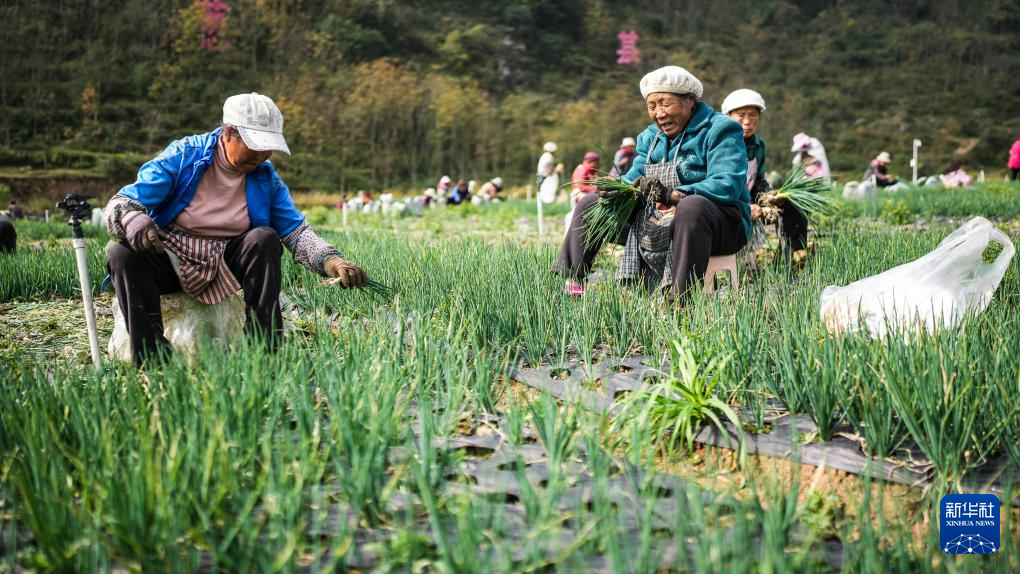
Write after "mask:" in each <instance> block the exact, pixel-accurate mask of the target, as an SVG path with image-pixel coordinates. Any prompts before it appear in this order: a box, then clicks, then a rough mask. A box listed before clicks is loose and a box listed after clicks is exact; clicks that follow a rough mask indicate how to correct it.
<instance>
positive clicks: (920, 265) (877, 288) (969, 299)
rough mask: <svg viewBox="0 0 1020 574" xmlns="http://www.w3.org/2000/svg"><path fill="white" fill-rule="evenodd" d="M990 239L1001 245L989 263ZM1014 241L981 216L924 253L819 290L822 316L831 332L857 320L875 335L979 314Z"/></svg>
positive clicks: (929, 327)
mask: <svg viewBox="0 0 1020 574" xmlns="http://www.w3.org/2000/svg"><path fill="white" fill-rule="evenodd" d="M989 241H994V242H996V243H999V244H1001V245H1002V251H1001V252H1000V253H999V255H998V257H996V259H995V261H993V262H992V263H985V262H984V261H982V258H981V257H982V253H983V252H984V250H985V248H986V247H988V244H989ZM1013 254H1014V248H1013V242H1012V241H1010V240H1009V237H1007V236H1006V235H1005V234H1004V233H1002V232H1001V231H999V230H997V229H995V227H993V226H992V224H991V222H989V221H988V220H987V219H985V218H983V217H975V218H974V219H971V220H970V221H968V222H967V223H965V224H964V225H963V226H962V227H960V228H959V229H957V230H956V231H954V232H953V233H951V234H950V235H949V236H948V237H946V238H945V239H943V240H942V243H939V245H938V247H936V248H935V250H934V251H932V252H931V253H928V254H927V255H925V256H923V257H921V258H919V259H917V260H914V261H911V262H910V263H906V264H903V265H900V266H899V267H894V268H892V269H890V270H888V271H886V272H884V273H880V274H878V275H874V276H872V277H867V278H865V279H861V280H860V281H855V282H853V283H851V284H849V285H847V286H846V287H838V286H836V285H829V286H828V287H826V288H825V290H824V291H823V292H822V298H821V305H820V309H821V318H822V322H823V323H825V326H826V327H827V328H828V329H829V331H830V332H832V333H838V332H841V331H846V330H855V329H857V328H858V326H861V327H862V328H864V329H867V331H868V332H869V333H870V334H871V336H873V337H876V338H882V337H884V336H885V334H886V332H887V330H893V331H900V330H903V331H904V332H906V333H909V331H910V329H912V328H913V327H915V326H917V325H918V324H919V323H920V324H923V325H924V327H925V328H926V329H927V330H928V332H929V333H931V332H933V331H935V329H936V328H938V327H946V328H951V327H953V326H955V325H957V324H958V323H959V322H960V321H961V320H963V319H966V318H967V317H971V316H976V315H978V314H980V313H981V312H982V311H984V310H985V308H987V307H988V303H989V302H990V301H991V299H992V294H993V293H994V292H995V289H996V288H997V287H998V286H999V282H1000V281H1002V276H1003V275H1004V274H1005V273H1006V268H1007V267H1009V262H1010V261H1011V260H1012V259H1013Z"/></svg>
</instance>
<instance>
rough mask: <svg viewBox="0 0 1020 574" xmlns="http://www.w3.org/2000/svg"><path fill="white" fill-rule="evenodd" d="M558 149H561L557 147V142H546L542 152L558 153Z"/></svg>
mask: <svg viewBox="0 0 1020 574" xmlns="http://www.w3.org/2000/svg"><path fill="white" fill-rule="evenodd" d="M557 149H559V147H558V146H557V145H556V142H545V145H544V146H542V151H547V152H549V153H556V150H557Z"/></svg>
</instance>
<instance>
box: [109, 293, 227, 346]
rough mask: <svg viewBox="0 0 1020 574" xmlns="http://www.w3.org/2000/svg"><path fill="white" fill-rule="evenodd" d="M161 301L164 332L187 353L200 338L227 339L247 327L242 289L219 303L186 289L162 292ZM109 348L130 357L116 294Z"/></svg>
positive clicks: (168, 338) (128, 343) (222, 340)
mask: <svg viewBox="0 0 1020 574" xmlns="http://www.w3.org/2000/svg"><path fill="white" fill-rule="evenodd" d="M160 303H161V306H162V308H163V335H164V336H165V337H166V338H167V340H169V341H170V344H172V345H173V347H174V349H179V350H182V351H184V352H185V353H186V354H188V355H193V354H194V353H195V344H196V343H197V341H198V340H199V339H202V338H205V337H209V338H211V339H212V340H213V341H215V342H225V341H228V340H230V339H232V338H235V337H239V336H241V334H242V332H243V330H244V297H242V296H241V294H240V293H235V294H234V295H232V296H230V297H228V298H227V299H226V300H225V301H222V302H220V303H217V304H216V305H206V304H205V303H202V302H200V301H198V300H196V299H195V298H194V297H191V296H189V295H187V294H186V293H171V294H169V295H163V296H162V297H160ZM106 349H107V351H108V352H109V354H110V357H111V358H114V359H120V360H122V361H130V360H131V340H130V339H129V338H128V332H127V324H126V323H125V321H124V315H123V314H121V312H120V304H119V303H118V302H117V298H116V297H114V298H113V334H111V335H110V342H109V343H108V344H107V347H106Z"/></svg>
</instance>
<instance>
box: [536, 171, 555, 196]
mask: <svg viewBox="0 0 1020 574" xmlns="http://www.w3.org/2000/svg"><path fill="white" fill-rule="evenodd" d="M559 187H560V176H559V175H557V174H555V173H554V174H552V175H550V176H549V177H547V178H545V180H543V181H542V187H540V188H538V198H539V199H540V200H542V203H554V202H555V201H556V191H557V189H559Z"/></svg>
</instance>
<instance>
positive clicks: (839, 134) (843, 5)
mask: <svg viewBox="0 0 1020 574" xmlns="http://www.w3.org/2000/svg"><path fill="white" fill-rule="evenodd" d="M226 4H227V5H228V6H229V12H228V15H227V17H226V19H225V20H224V21H223V25H222V27H221V28H220V30H219V31H218V34H217V39H218V41H219V43H218V44H217V46H216V49H215V50H205V49H203V48H202V47H201V39H202V36H203V27H204V26H206V25H207V24H206V22H205V16H204V12H205V11H206V9H207V8H206V5H205V2H197V3H192V2H186V1H180V0H110V1H106V2H101V3H96V2H92V1H86V0H60V1H54V2H24V1H15V2H6V3H4V4H3V5H2V6H0V17H2V18H3V21H4V22H5V26H3V27H0V164H2V165H6V166H8V167H7V168H2V167H0V170H5V171H8V172H9V171H10V170H11V169H12V166H22V167H24V166H31V167H33V168H36V169H53V168H66V167H83V168H87V169H90V170H92V171H93V172H94V173H99V174H101V175H104V176H106V177H110V178H113V179H117V178H123V177H125V176H127V177H129V176H130V174H131V172H132V170H133V169H134V168H135V164H134V163H133V162H132V161H125V160H124V158H125V157H127V158H137V157H140V156H139V155H137V154H152V153H154V152H156V151H158V150H159V149H161V148H162V146H164V145H166V144H167V143H168V142H169V141H171V140H172V139H175V138H178V137H181V136H183V135H187V134H190V133H197V132H201V131H206V130H208V129H211V128H213V127H215V126H216V124H217V121H218V119H219V117H220V106H221V105H222V101H223V99H224V98H225V97H227V96H229V95H231V94H234V93H239V92H244V91H259V92H262V93H266V94H270V95H271V96H273V97H274V98H275V99H276V101H277V102H278V103H279V104H280V106H281V108H282V109H283V111H284V114H285V116H286V120H287V134H288V140H289V141H290V143H291V148H292V149H293V150H295V154H294V156H293V157H292V158H286V157H278V158H274V161H275V162H277V163H278V164H280V165H282V168H283V170H284V173H285V175H286V177H287V178H288V181H290V182H292V184H295V185H296V186H298V187H303V188H310V189H320V190H336V189H351V188H355V187H370V188H382V187H398V186H412V185H413V186H424V185H427V184H430V183H433V182H434V180H435V179H436V178H437V177H438V176H439V175H441V174H443V173H449V174H451V175H453V176H455V177H456V176H457V175H465V176H468V177H474V178H484V177H491V176H493V175H496V174H500V175H503V176H504V177H505V178H508V179H509V180H510V181H511V182H517V183H524V182H525V181H527V179H528V174H530V173H531V171H532V169H533V164H534V161H535V159H536V156H537V154H538V152H539V148H540V146H541V143H542V142H543V141H545V140H547V139H553V140H556V141H559V142H560V144H561V153H560V156H561V158H562V159H563V161H564V162H565V163H567V164H569V165H572V164H574V163H576V162H577V161H578V159H579V156H580V154H581V153H583V151H585V150H586V149H599V148H603V149H605V150H607V151H608V152H609V153H611V152H612V151H613V150H614V149H615V147H616V144H617V142H618V141H619V138H621V137H623V136H625V135H634V134H635V133H637V131H639V130H640V129H641V128H642V127H643V126H644V125H645V124H646V123H647V118H646V117H645V116H644V110H643V107H642V106H641V105H640V94H639V92H638V88H637V82H638V80H639V79H640V77H641V75H642V74H644V73H645V72H647V71H648V70H650V69H652V68H654V67H657V66H661V65H666V64H678V65H682V66H684V67H686V68H688V69H690V70H691V71H693V72H694V73H695V74H697V75H698V76H699V77H700V78H701V79H702V80H703V82H704V84H705V87H706V93H705V99H706V100H707V101H708V102H709V103H710V104H712V105H713V106H718V104H719V102H721V100H722V98H723V97H725V95H726V94H727V93H728V91H729V90H731V89H734V88H737V87H745V86H746V87H752V88H755V89H758V90H759V91H760V92H762V94H764V96H765V98H766V101H767V102H768V106H769V109H768V111H767V113H766V115H765V117H764V119H763V125H762V135H763V136H764V137H765V138H766V140H767V141H768V142H769V149H770V161H771V162H772V166H771V167H773V168H780V169H781V168H782V167H784V166H785V165H787V162H788V160H789V154H788V153H786V152H787V150H788V149H789V147H788V142H789V141H790V139H791V137H792V136H793V134H795V133H797V132H799V131H806V132H808V133H810V134H811V135H814V136H817V137H819V138H820V139H821V140H822V141H823V142H824V143H825V144H826V146H827V148H828V150H829V158H830V161H831V163H832V166H833V169H834V170H836V171H838V172H843V173H844V174H845V175H847V176H852V177H857V176H858V175H859V172H860V171H861V170H863V167H864V166H865V164H866V162H867V160H868V159H869V158H870V157H872V156H873V155H874V154H876V153H878V152H879V151H881V150H883V149H885V150H888V151H890V153H892V154H893V164H892V171H894V172H898V173H900V174H901V175H903V174H908V173H909V167H908V166H907V162H908V160H909V154H910V142H911V140H912V139H913V138H920V139H921V140H923V141H924V147H923V148H922V152H923V155H922V169H921V171H922V172H923V173H924V172H935V171H938V170H940V169H941V168H943V167H944V165H945V164H946V163H948V162H949V161H950V160H951V159H954V158H958V159H961V160H963V162H964V166H965V167H967V168H968V169H971V170H976V169H978V168H980V167H984V168H986V169H988V170H990V171H992V170H994V172H995V173H999V172H1001V170H1003V169H1004V166H1005V161H1006V156H1007V150H1008V147H1009V144H1010V143H1011V142H1012V141H1013V140H1014V139H1016V138H1017V137H1020V116H1018V114H1017V112H1016V110H1017V109H1020V59H1018V58H1017V57H1016V53H1017V50H1018V48H1020V32H1018V31H1020V5H1018V4H1017V3H1016V2H1015V1H1013V0H976V1H971V2H962V1H957V0H940V1H935V2H921V1H918V0H895V1H879V0H871V1H860V2H845V1H820V0H816V1H804V2H796V3H794V2H785V1H776V0H760V1H751V0H730V1H709V0H685V1H673V2H668V1H654V2H642V3H631V2H623V1H618V0H510V1H505V2H477V1H466V0H411V1H402V2H396V1H392V0H274V1H269V0H227V2H226ZM622 30H636V31H638V32H639V33H640V34H641V39H640V40H639V42H638V46H639V48H640V49H641V53H642V60H643V61H642V63H641V64H640V65H638V66H621V65H618V64H617V63H616V49H617V48H618V47H619V42H618V40H617V38H616V34H617V33H619V32H620V31H622ZM278 155H279V154H278Z"/></svg>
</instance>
